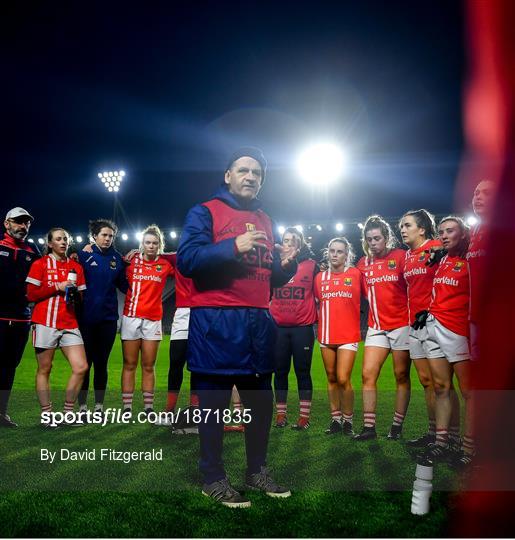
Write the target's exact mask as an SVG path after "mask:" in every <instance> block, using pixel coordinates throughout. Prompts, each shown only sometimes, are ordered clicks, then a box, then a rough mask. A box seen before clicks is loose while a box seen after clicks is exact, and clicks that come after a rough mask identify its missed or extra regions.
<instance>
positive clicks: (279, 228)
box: [277, 225, 286, 236]
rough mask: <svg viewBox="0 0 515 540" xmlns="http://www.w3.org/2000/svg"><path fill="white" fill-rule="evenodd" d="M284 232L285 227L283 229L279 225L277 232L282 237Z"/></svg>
mask: <svg viewBox="0 0 515 540" xmlns="http://www.w3.org/2000/svg"><path fill="white" fill-rule="evenodd" d="M285 230H286V227H284V226H283V225H279V227H277V232H278V233H279V234H280V235H281V236H282V235H283V234H284V231H285Z"/></svg>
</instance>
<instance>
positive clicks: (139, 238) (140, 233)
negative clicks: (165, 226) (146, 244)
mask: <svg viewBox="0 0 515 540" xmlns="http://www.w3.org/2000/svg"><path fill="white" fill-rule="evenodd" d="M135 236H136V240H137V241H138V242H141V241H142V240H143V233H142V232H137V233H136V234H135Z"/></svg>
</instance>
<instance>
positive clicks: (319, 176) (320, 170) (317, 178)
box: [297, 143, 346, 185]
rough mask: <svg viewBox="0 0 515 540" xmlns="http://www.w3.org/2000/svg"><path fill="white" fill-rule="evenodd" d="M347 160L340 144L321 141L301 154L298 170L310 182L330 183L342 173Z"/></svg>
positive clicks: (317, 183) (316, 183)
mask: <svg viewBox="0 0 515 540" xmlns="http://www.w3.org/2000/svg"><path fill="white" fill-rule="evenodd" d="M345 161H346V160H345V156H344V154H343V152H342V151H341V149H340V148H339V147H338V146H336V145H335V144H331V143H320V144H315V145H314V146H311V147H309V148H307V149H306V150H304V151H303V152H302V153H301V154H300V155H299V157H298V159H297V170H298V172H299V174H300V176H301V177H302V178H303V179H304V180H305V181H306V182H309V183H310V184H314V185H328V184H331V183H332V182H334V181H335V180H337V179H338V178H339V177H340V176H341V175H342V173H343V170H344V168H345Z"/></svg>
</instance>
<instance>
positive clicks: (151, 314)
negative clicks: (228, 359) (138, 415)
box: [120, 225, 174, 414]
mask: <svg viewBox="0 0 515 540" xmlns="http://www.w3.org/2000/svg"><path fill="white" fill-rule="evenodd" d="M163 248H164V240H163V234H162V233H161V231H160V229H159V227H157V226H156V225H151V226H149V227H147V228H146V229H145V230H144V231H143V235H142V240H141V244H140V254H139V255H136V256H135V257H133V258H132V260H131V262H130V265H129V266H128V267H127V279H128V281H129V291H128V292H127V296H126V297H125V306H124V310H123V318H122V325H121V330H120V335H121V339H122V347H123V369H122V400H123V409H124V412H132V399H133V395H134V380H135V375H136V368H137V366H138V359H139V357H140V354H141V370H142V377H141V389H142V392H143V404H144V408H145V412H146V413H147V414H149V413H152V412H153V408H154V387H155V373H154V366H155V363H156V358H157V351H158V349H159V343H160V342H161V339H162V324H161V319H162V318H163V304H162V294H163V290H164V288H165V285H166V278H167V277H168V276H170V277H173V275H174V269H173V267H172V265H171V264H170V263H169V262H168V261H167V260H166V259H164V258H163V257H161V253H162V252H163Z"/></svg>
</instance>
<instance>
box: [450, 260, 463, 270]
mask: <svg viewBox="0 0 515 540" xmlns="http://www.w3.org/2000/svg"><path fill="white" fill-rule="evenodd" d="M463 264H464V263H463V262H461V261H458V262H457V263H456V264H455V265H454V268H453V269H452V271H453V272H459V271H460V270H461V269H462V268H463Z"/></svg>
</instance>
